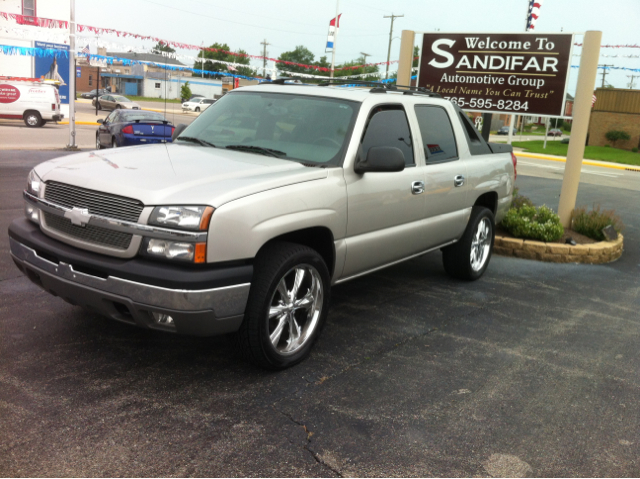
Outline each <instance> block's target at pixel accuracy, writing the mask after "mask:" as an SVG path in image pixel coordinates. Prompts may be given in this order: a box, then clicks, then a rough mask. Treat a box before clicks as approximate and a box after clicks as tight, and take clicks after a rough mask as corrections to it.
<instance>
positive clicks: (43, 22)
mask: <svg viewBox="0 0 640 479" xmlns="http://www.w3.org/2000/svg"><path fill="white" fill-rule="evenodd" d="M0 17H1V18H4V19H5V20H7V21H13V22H15V23H17V24H20V25H29V26H36V27H41V28H45V29H54V28H58V29H69V22H67V21H66V20H54V19H49V18H42V17H34V16H28V15H20V14H17V13H8V12H0ZM76 30H77V32H78V33H82V32H85V31H86V32H91V33H93V34H95V35H116V36H117V37H119V38H120V37H122V38H125V37H131V38H135V39H138V40H152V41H154V42H157V43H161V44H163V45H167V46H170V47H174V48H179V49H182V50H199V51H200V50H204V51H209V52H215V53H224V54H227V55H231V56H236V57H243V58H250V59H253V60H268V61H272V62H274V63H281V64H285V65H289V66H296V67H301V68H305V69H308V70H317V71H323V72H329V71H331V69H330V68H327V67H321V66H318V65H307V64H304V63H296V62H289V61H286V60H279V59H277V58H271V57H266V56H262V55H250V54H247V53H238V52H232V51H228V50H222V49H219V48H211V47H203V46H200V45H192V44H189V43H182V42H175V41H171V40H164V39H162V38H158V37H154V36H151V35H140V34H137V33H130V32H126V31H121V30H116V29H114V28H100V27H93V26H90V25H81V24H77V25H76ZM574 46H578V47H581V46H582V43H575V44H574ZM601 48H640V45H638V44H634V45H630V44H629V45H601ZM398 62H399V60H391V61H389V62H377V63H365V64H362V65H352V66H346V67H340V68H335V69H334V71H344V70H357V69H359V68H363V67H368V66H380V65H390V64H394V63H398ZM216 63H222V62H219V61H216Z"/></svg>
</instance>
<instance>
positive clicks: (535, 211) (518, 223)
mask: <svg viewBox="0 0 640 479" xmlns="http://www.w3.org/2000/svg"><path fill="white" fill-rule="evenodd" d="M502 226H503V227H504V229H506V230H507V231H508V232H509V233H511V234H512V235H513V236H515V237H516V238H525V239H533V240H538V241H557V240H559V239H560V238H562V235H563V234H564V228H563V227H562V225H561V224H560V217H559V216H558V215H557V214H555V213H554V212H553V210H552V209H550V208H548V207H546V206H544V205H542V206H540V207H539V208H536V207H535V206H530V205H522V206H521V207H520V208H513V209H510V210H509V211H508V212H507V214H506V215H505V217H504V219H503V220H502Z"/></svg>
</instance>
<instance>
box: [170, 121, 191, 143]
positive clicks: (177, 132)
mask: <svg viewBox="0 0 640 479" xmlns="http://www.w3.org/2000/svg"><path fill="white" fill-rule="evenodd" d="M185 128H187V125H185V124H184V123H180V124H179V125H178V126H176V129H175V130H173V135H171V141H176V138H178V136H180V133H182V132H183V131H184V130H185Z"/></svg>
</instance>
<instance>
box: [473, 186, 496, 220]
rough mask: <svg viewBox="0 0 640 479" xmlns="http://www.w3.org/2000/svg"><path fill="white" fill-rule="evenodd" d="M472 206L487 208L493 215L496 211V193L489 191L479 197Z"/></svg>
mask: <svg viewBox="0 0 640 479" xmlns="http://www.w3.org/2000/svg"><path fill="white" fill-rule="evenodd" d="M473 206H484V207H485V208H489V209H490V210H491V212H492V213H493V214H494V215H495V214H496V212H497V210H498V193H496V192H495V191H491V192H489V193H484V194H482V195H480V196H479V197H478V199H477V200H476V202H475V203H474V204H473Z"/></svg>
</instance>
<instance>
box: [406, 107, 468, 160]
mask: <svg viewBox="0 0 640 479" xmlns="http://www.w3.org/2000/svg"><path fill="white" fill-rule="evenodd" d="M415 108H416V117H417V118H418V125H420V134H421V135H422V142H423V147H424V156H425V158H426V159H427V164H429V163H441V162H443V161H451V160H457V159H458V148H457V146H456V138H455V136H454V134H453V127H452V126H451V120H450V119H449V115H447V112H446V111H445V109H444V108H441V107H439V106H426V105H424V106H421V105H417V106H416V107H415Z"/></svg>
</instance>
